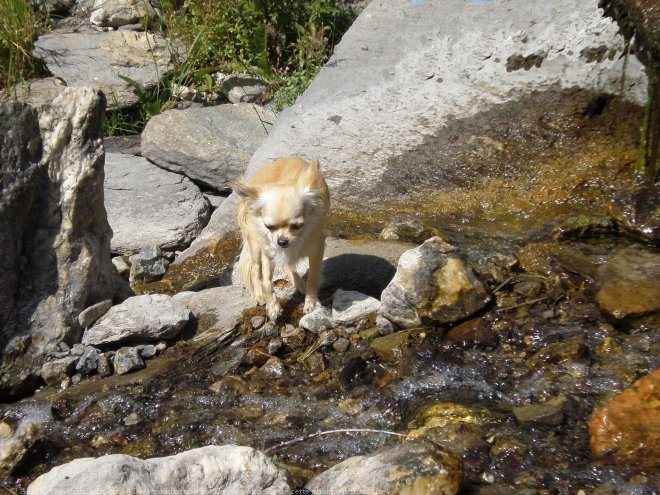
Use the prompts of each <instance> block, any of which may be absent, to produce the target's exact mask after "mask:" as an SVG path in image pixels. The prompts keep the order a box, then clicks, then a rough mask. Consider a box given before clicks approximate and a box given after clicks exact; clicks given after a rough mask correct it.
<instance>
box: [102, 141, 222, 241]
mask: <svg viewBox="0 0 660 495" xmlns="http://www.w3.org/2000/svg"><path fill="white" fill-rule="evenodd" d="M104 191H105V208H106V211H107V213H108V222H109V223H110V226H111V227H112V231H113V232H114V235H113V237H112V242H111V249H112V251H113V252H114V253H119V254H131V253H135V252H138V251H139V250H140V249H141V248H142V247H143V246H146V245H151V244H153V245H157V246H159V247H160V248H161V249H163V250H175V249H182V248H184V247H186V246H187V245H189V244H190V243H191V242H192V240H193V239H194V238H195V237H196V236H197V235H198V234H199V233H200V232H201V230H202V229H203V228H204V226H205V225H206V223H207V221H208V219H209V216H210V214H211V208H210V205H209V203H208V201H206V199H205V198H204V196H203V194H202V193H201V191H200V190H199V188H198V187H197V186H196V185H195V184H193V183H192V182H191V181H190V180H189V179H187V178H186V177H184V176H183V175H179V174H174V173H172V172H168V171H167V170H163V169H161V168H160V167H157V166H156V165H154V164H153V163H149V162H148V161H147V160H146V159H145V158H142V157H139V156H129V155H122V154H117V153H107V154H106V157H105V183H104Z"/></svg>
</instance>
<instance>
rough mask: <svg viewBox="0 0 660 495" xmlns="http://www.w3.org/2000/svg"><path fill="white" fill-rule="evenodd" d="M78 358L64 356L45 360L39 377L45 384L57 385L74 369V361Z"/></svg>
mask: <svg viewBox="0 0 660 495" xmlns="http://www.w3.org/2000/svg"><path fill="white" fill-rule="evenodd" d="M79 359H80V358H79V357H78V356H65V357H62V358H59V359H53V360H52V361H46V362H45V363H44V365H43V366H42V367H41V378H43V379H44V381H45V382H46V385H50V386H51V387H58V386H59V385H60V383H62V380H66V378H67V377H69V376H71V375H72V374H73V372H74V370H75V369H76V363H77V362H78V360H79Z"/></svg>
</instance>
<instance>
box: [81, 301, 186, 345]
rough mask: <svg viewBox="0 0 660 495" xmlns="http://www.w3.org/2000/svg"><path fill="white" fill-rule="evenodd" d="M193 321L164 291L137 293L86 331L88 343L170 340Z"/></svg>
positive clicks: (83, 340)
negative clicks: (137, 294)
mask: <svg viewBox="0 0 660 495" xmlns="http://www.w3.org/2000/svg"><path fill="white" fill-rule="evenodd" d="M189 320H190V310H189V309H187V308H186V307H185V306H184V305H183V304H181V303H180V302H178V301H176V300H174V299H172V298H171V297H170V296H167V295H165V294H154V295H143V296H135V297H130V298H128V299H126V301H124V302H123V303H121V304H119V305H117V306H113V307H112V308H110V310H109V311H108V312H107V313H106V314H105V316H104V317H103V318H102V319H101V320H99V321H98V322H97V323H96V324H95V325H94V326H92V327H90V328H88V329H87V330H85V333H84V334H83V338H82V342H83V344H85V345H97V346H98V345H107V344H118V343H122V342H135V341H144V340H147V341H148V340H159V339H171V338H173V337H175V336H176V335H177V334H178V333H179V332H180V331H181V330H182V329H183V327H184V326H186V324H187V323H188V321H189Z"/></svg>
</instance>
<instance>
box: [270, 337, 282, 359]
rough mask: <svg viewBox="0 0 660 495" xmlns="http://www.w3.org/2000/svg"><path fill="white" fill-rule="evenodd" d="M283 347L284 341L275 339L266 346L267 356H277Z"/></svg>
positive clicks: (278, 338)
mask: <svg viewBox="0 0 660 495" xmlns="http://www.w3.org/2000/svg"><path fill="white" fill-rule="evenodd" d="M283 345H284V341H283V340H282V339H281V338H280V337H275V338H274V339H272V340H271V341H270V342H268V346H267V350H268V354H270V355H271V356H273V355H275V354H277V353H278V352H279V351H280V349H282V346H283Z"/></svg>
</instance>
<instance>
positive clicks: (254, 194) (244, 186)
mask: <svg viewBox="0 0 660 495" xmlns="http://www.w3.org/2000/svg"><path fill="white" fill-rule="evenodd" d="M229 187H231V188H232V190H233V191H234V192H235V193H236V194H238V195H239V196H240V197H241V198H244V199H247V200H248V201H254V200H256V199H258V198H259V188H258V187H257V186H252V185H250V184H248V183H247V182H245V180H244V179H239V180H237V181H236V182H232V183H231V184H230V185H229Z"/></svg>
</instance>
